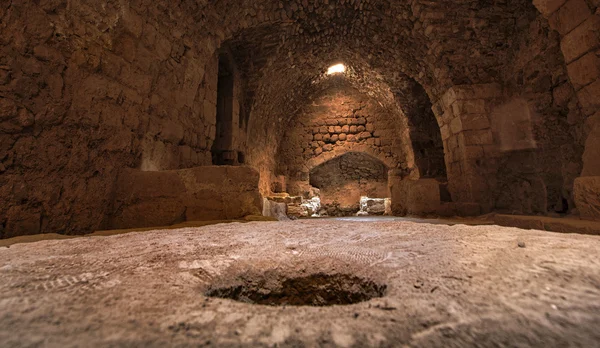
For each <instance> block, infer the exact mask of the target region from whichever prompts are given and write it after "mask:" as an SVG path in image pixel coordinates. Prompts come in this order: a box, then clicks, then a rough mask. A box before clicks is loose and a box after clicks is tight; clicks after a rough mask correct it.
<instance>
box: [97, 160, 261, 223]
mask: <svg viewBox="0 0 600 348" xmlns="http://www.w3.org/2000/svg"><path fill="white" fill-rule="evenodd" d="M258 181H259V174H258V172H257V171H255V170H254V169H252V168H250V167H229V166H207V167H196V168H191V169H183V170H171V171H155V172H144V171H141V170H136V169H126V170H124V171H123V172H122V173H121V175H120V176H119V178H118V180H117V184H116V188H115V198H114V204H113V206H114V207H115V209H114V211H113V212H112V213H111V214H110V215H111V216H110V219H109V228H112V229H119V228H139V227H156V226H168V225H172V224H175V223H179V222H182V221H186V220H187V221H198V220H231V219H238V218H242V217H244V216H247V215H257V214H260V211H261V210H262V198H261V196H260V193H259V188H258Z"/></svg>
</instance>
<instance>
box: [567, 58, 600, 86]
mask: <svg viewBox="0 0 600 348" xmlns="http://www.w3.org/2000/svg"><path fill="white" fill-rule="evenodd" d="M567 71H568V73H569V79H570V80H571V83H572V84H573V88H575V90H579V89H581V88H582V87H584V86H586V85H588V84H590V83H592V82H594V81H595V80H596V79H598V77H600V57H599V56H598V55H596V52H593V51H592V52H588V53H587V54H585V55H584V56H583V57H581V58H579V59H577V60H575V61H574V62H572V63H571V64H569V65H568V66H567Z"/></svg>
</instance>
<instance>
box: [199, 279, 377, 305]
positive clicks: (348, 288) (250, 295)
mask: <svg viewBox="0 0 600 348" xmlns="http://www.w3.org/2000/svg"><path fill="white" fill-rule="evenodd" d="M385 290H386V285H381V284H378V283H376V282H374V281H372V280H367V279H364V278H361V277H357V276H354V275H348V274H324V273H317V274H312V275H308V276H301V277H283V276H282V277H256V278H248V277H244V278H242V279H241V280H240V281H238V282H236V284H235V285H232V286H225V287H214V288H209V289H208V291H206V293H205V295H206V296H210V297H219V298H227V299H232V300H236V301H240V302H244V303H251V304H260V305H268V306H332V305H350V304H354V303H359V302H363V301H368V300H370V299H372V298H376V297H382V296H383V295H384V294H385Z"/></svg>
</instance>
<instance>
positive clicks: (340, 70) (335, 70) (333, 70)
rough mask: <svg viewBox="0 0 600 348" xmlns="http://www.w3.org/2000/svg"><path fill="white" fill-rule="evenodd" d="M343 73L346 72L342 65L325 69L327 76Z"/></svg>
mask: <svg viewBox="0 0 600 348" xmlns="http://www.w3.org/2000/svg"><path fill="white" fill-rule="evenodd" d="M344 71H346V66H345V65H344V64H336V65H333V66H330V67H329V69H327V75H332V74H337V73H343V72H344Z"/></svg>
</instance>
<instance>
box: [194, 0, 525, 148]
mask: <svg viewBox="0 0 600 348" xmlns="http://www.w3.org/2000/svg"><path fill="white" fill-rule="evenodd" d="M202 5H203V6H205V7H204V10H205V11H203V18H202V19H201V20H202V21H205V22H206V23H207V28H218V29H215V30H213V33H212V34H213V35H214V36H215V37H217V38H218V41H221V40H223V42H222V43H223V44H224V45H225V46H228V47H229V48H230V49H231V51H232V52H233V55H234V57H235V59H236V60H237V62H238V65H239V66H240V68H241V71H242V72H243V74H244V77H245V79H244V80H245V81H246V83H247V85H246V92H247V96H248V99H249V100H248V103H247V105H249V106H251V107H252V113H251V121H250V125H251V127H252V132H253V133H255V134H256V139H255V141H249V145H250V147H260V148H264V147H269V146H270V145H269V144H277V142H278V137H280V136H281V128H282V126H283V125H285V123H286V122H285V121H286V119H287V118H289V117H292V116H293V115H294V113H295V111H296V110H298V109H299V108H300V107H301V106H302V104H303V103H305V102H306V100H307V98H309V97H310V95H313V94H314V93H316V92H318V90H319V89H320V88H322V83H321V82H320V81H321V80H322V76H323V73H324V71H325V70H326V69H327V67H328V66H329V65H331V64H333V63H336V62H343V63H345V64H347V65H348V66H350V67H351V68H352V74H348V75H347V77H348V78H351V79H353V80H354V81H355V82H354V83H355V84H356V85H357V86H360V87H361V88H360V89H361V90H363V91H365V92H366V93H369V94H370V95H372V96H375V97H376V98H378V99H379V100H381V102H382V103H383V104H386V103H387V104H388V105H389V106H390V107H391V106H394V105H396V106H397V105H398V102H397V101H398V100H403V99H406V98H407V97H406V95H407V94H410V93H411V90H412V89H411V88H407V87H406V86H407V83H406V81H407V79H408V80H410V79H414V80H415V81H417V82H418V83H419V84H421V85H422V86H423V88H424V90H425V91H426V92H427V94H428V95H429V97H430V99H431V100H432V101H436V100H437V99H438V98H439V97H440V96H441V95H442V93H443V92H445V91H446V90H447V88H449V87H450V86H452V85H454V84H471V83H486V82H491V81H495V80H496V79H497V78H498V76H500V75H501V73H500V70H501V69H502V67H503V66H505V61H506V57H507V55H508V49H509V48H510V45H511V42H512V40H511V38H512V37H513V35H514V34H515V33H514V29H513V28H514V27H515V23H516V21H517V19H518V16H521V15H522V14H523V12H526V11H531V10H532V9H533V6H532V4H531V2H530V1H526V0H460V1H457V0H437V1H417V0H415V1H411V2H408V1H372V0H337V1H336V0H296V1H279V0H277V1H275V0H263V1H252V0H243V1H234V0H216V1H208V2H206V1H205V2H204V3H202ZM398 96H400V98H395V97H398ZM394 99H395V100H394Z"/></svg>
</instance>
